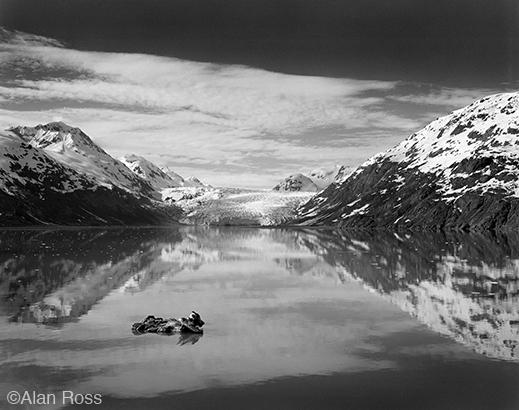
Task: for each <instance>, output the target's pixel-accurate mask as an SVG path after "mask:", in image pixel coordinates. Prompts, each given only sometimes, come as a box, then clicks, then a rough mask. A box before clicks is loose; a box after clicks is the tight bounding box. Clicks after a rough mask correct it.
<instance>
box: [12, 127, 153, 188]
mask: <svg viewBox="0 0 519 410" xmlns="http://www.w3.org/2000/svg"><path fill="white" fill-rule="evenodd" d="M9 130H10V131H12V132H14V133H15V134H17V135H18V136H20V137H21V138H22V139H23V140H24V141H26V142H27V143H29V144H30V145H32V146H33V147H35V148H40V149H42V150H44V151H45V152H46V153H47V154H48V155H50V156H51V157H52V158H54V159H55V160H56V161H58V162H60V163H62V164H65V165H68V166H70V167H72V168H74V169H75V170H77V171H78V172H80V173H82V174H84V175H86V176H88V177H90V178H91V179H93V180H95V181H97V183H99V184H104V185H105V186H107V187H111V186H117V187H119V188H121V189H124V190H126V191H128V192H131V193H139V194H141V195H144V196H152V195H153V188H152V186H151V185H150V184H149V183H147V182H146V181H143V179H141V178H138V177H137V176H136V175H135V174H134V173H133V172H131V171H130V170H129V169H128V167H127V166H125V165H124V164H123V163H122V162H120V161H117V160H116V159H114V158H113V157H111V156H110V155H109V154H108V153H106V151H104V150H103V149H102V148H100V147H99V146H98V145H96V144H95V143H94V142H93V141H92V140H91V139H90V137H89V136H88V135H86V134H85V133H84V132H83V131H81V130H80V129H79V128H74V127H70V126H68V125H66V124H64V123H63V122H51V123H49V124H46V125H41V124H39V125H37V126H36V127H22V126H18V127H13V128H10V129H9Z"/></svg>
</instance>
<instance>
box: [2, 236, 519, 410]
mask: <svg viewBox="0 0 519 410" xmlns="http://www.w3.org/2000/svg"><path fill="white" fill-rule="evenodd" d="M193 309H194V310H197V311H199V312H200V313H201V315H202V318H203V319H204V320H205V321H206V326H205V328H204V329H205V334H204V335H203V336H202V337H195V336H193V337H182V336H179V335H174V336H159V335H153V334H151V335H141V336H135V335H133V334H132V333H131V330H130V327H131V324H132V323H133V322H136V321H139V320H141V319H143V318H144V317H145V316H147V315H148V314H154V315H156V316H162V317H179V316H187V315H188V314H189V313H190V311H191V310H193ZM11 391H16V392H19V393H20V394H22V395H25V396H22V398H24V403H23V404H21V405H20V404H19V405H9V404H8V403H7V393H8V392H11ZM25 392H27V393H25ZM63 392H66V393H65V395H66V396H65V397H63V394H64V393H63ZM71 395H73V396H72V398H71ZM88 395H91V396H90V397H91V399H94V398H97V399H98V400H100V401H101V403H100V404H97V405H91V406H86V408H96V409H149V408H151V409H157V410H158V409H197V410H199V409H240V410H243V409H272V408H277V409H298V410H300V409H301V410H303V409H376V410H381V409H399V410H401V409H413V410H414V409H419V410H420V409H438V410H448V409H455V410H458V409H467V410H469V409H470V410H475V409H494V410H500V409H510V410H512V409H513V410H517V409H518V408H519V238H518V237H510V236H499V237H492V238H491V237H483V236H444V235H418V234H413V235H403V234H399V235H395V234H392V233H377V234H368V233H337V232H335V231H331V230H323V231H320V230H275V229H237V228H188V227H186V228H178V229H177V228H167V229H166V228H164V229H155V228H142V229H107V230H104V229H66V230H49V231H48V230H4V231H0V408H13V409H22V408H27V409H36V408H37V409H43V408H45V409H47V408H75V407H77V406H75V405H71V403H70V400H76V401H80V400H81V397H82V398H83V399H85V398H87V397H89V396H88ZM94 395H97V396H94ZM37 400H39V402H37ZM84 407H85V406H83V408H84Z"/></svg>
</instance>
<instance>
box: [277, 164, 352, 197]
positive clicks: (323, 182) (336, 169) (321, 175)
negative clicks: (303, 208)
mask: <svg viewBox="0 0 519 410" xmlns="http://www.w3.org/2000/svg"><path fill="white" fill-rule="evenodd" d="M348 171H351V169H350V168H349V167H343V166H340V165H335V166H333V167H331V168H327V167H319V168H316V169H314V170H312V171H310V172H309V173H308V174H301V173H297V174H292V175H290V176H288V177H287V178H285V179H284V180H283V181H281V182H280V183H279V184H278V185H276V186H275V187H274V188H273V190H274V191H308V192H318V191H321V190H323V189H325V188H326V187H328V186H329V185H330V184H331V183H333V182H335V181H336V179H337V178H338V177H339V176H342V175H343V174H344V173H345V172H348Z"/></svg>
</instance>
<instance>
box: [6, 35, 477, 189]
mask: <svg viewBox="0 0 519 410" xmlns="http://www.w3.org/2000/svg"><path fill="white" fill-rule="evenodd" d="M60 46H61V45H60V44H59V43H56V42H53V41H52V40H46V39H44V38H39V37H30V38H24V37H23V35H21V34H16V33H15V34H14V35H12V36H11V38H10V40H9V41H7V42H6V43H5V44H3V45H0V68H2V69H3V70H4V72H6V73H7V76H4V77H5V78H6V80H4V81H0V101H2V102H3V104H2V105H3V106H4V108H3V109H1V110H0V116H1V119H2V124H0V125H2V126H3V127H4V128H5V127H8V126H11V125H17V124H24V125H33V124H36V123H45V122H48V121H51V120H52V119H53V118H62V119H63V121H65V122H67V123H70V124H71V125H74V126H79V127H81V128H82V129H83V130H84V131H85V132H87V133H88V134H89V135H91V136H92V137H93V139H94V140H95V141H96V142H98V143H99V144H100V145H101V146H102V147H103V148H105V149H106V150H107V151H108V152H110V153H111V154H112V155H114V156H119V155H123V154H126V153H130V152H132V153H137V154H139V155H143V156H145V157H147V158H149V159H150V160H152V161H156V162H157V163H158V165H170V166H173V167H175V166H179V167H182V168H183V169H187V168H188V166H189V165H193V167H195V166H196V167H198V168H197V169H198V170H196V169H193V170H192V172H190V174H193V173H194V174H197V175H199V176H200V177H201V178H205V177H207V182H209V183H213V184H224V185H234V184H235V183H239V184H240V185H243V175H247V177H248V178H249V183H248V184H249V185H250V186H265V187H268V186H270V185H272V181H273V180H274V179H275V180H276V181H277V180H279V179H280V178H283V177H284V176H286V175H285V174H283V175H279V176H278V177H277V178H274V176H273V175H272V174H271V173H270V170H275V171H276V172H278V171H280V172H284V173H286V174H288V173H293V172H300V171H305V170H308V169H311V168H312V167H317V166H320V165H333V164H336V163H339V164H347V165H356V164H358V163H360V162H362V160H364V159H367V158H368V157H369V156H371V155H373V154H375V153H377V152H379V151H381V150H383V149H387V148H390V147H391V146H393V145H394V144H396V143H397V142H399V141H400V140H401V139H403V138H405V137H406V136H407V135H408V134H410V133H411V132H413V131H415V130H416V129H418V128H419V127H421V126H422V125H424V124H423V123H422V122H423V116H424V115H425V116H426V117H427V114H424V113H423V112H422V113H421V114H420V115H416V114H414V113H413V115H407V113H406V112H405V111H402V110H396V109H393V108H394V107H393V108H390V107H389V105H388V102H389V103H392V104H395V103H397V104H407V103H413V104H415V103H421V104H429V105H431V104H436V105H438V106H442V104H443V106H448V105H449V104H454V101H462V100H463V101H465V100H467V99H468V98H469V97H470V95H469V94H470V93H465V94H464V93H463V92H460V91H459V90H449V91H446V90H442V91H441V92H439V93H437V94H428V95H413V94H402V92H401V91H399V87H400V86H401V85H400V84H399V83H397V82H387V81H361V80H354V79H337V78H322V77H305V76H294V75H285V74H279V73H273V72H268V71H264V70H259V69H255V68H250V67H244V66H225V65H217V64H210V63H198V62H190V61H183V60H178V59H174V58H166V57H158V56H153V55H144V54H122V53H99V52H85V51H76V50H70V49H67V48H64V47H60ZM35 67H37V68H38V70H36V71H35V70H34V68H35ZM27 68H31V69H32V71H31V73H32V74H31V75H28V74H27V72H26V71H24V70H27ZM35 72H37V75H35V74H34V73H35ZM29 77H30V78H29ZM442 101H443V103H442ZM449 101H450V103H449ZM38 107H39V108H38ZM429 111H430V109H429ZM431 119H432V118H431ZM342 136H347V138H343V137H342ZM341 140H342V141H343V144H341V143H340V142H341ZM247 152H260V153H263V154H265V155H264V157H263V158H262V159H261V160H259V159H257V158H259V157H250V158H247V160H245V158H244V155H245V154H244V153H247ZM165 154H167V155H165ZM175 158H176V159H177V160H178V162H177V163H175ZM180 158H182V160H180ZM240 158H244V160H242V161H241V160H240ZM254 158H256V162H255V160H254ZM190 159H191V163H190ZM280 164H281V165H280ZM283 164H285V165H283ZM237 167H238V168H240V167H241V171H240V172H239V173H238V172H236V169H237ZM297 167H298V168H299V169H294V168H297ZM217 169H218V172H216V171H215V170H217ZM238 174H240V175H241V176H240V177H238V176H237V175H238ZM216 175H218V176H216ZM267 175H269V176H268V177H267Z"/></svg>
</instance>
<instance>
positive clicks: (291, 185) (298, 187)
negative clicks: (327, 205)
mask: <svg viewBox="0 0 519 410" xmlns="http://www.w3.org/2000/svg"><path fill="white" fill-rule="evenodd" d="M273 190H274V191H290V192H293V191H309V192H317V191H319V187H318V186H317V185H316V184H315V183H314V182H313V181H312V180H311V179H310V178H308V177H307V176H305V175H303V174H292V175H290V176H289V177H287V178H285V179H284V180H283V181H281V182H280V183H279V184H278V185H276V186H275V187H274V188H273Z"/></svg>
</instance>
